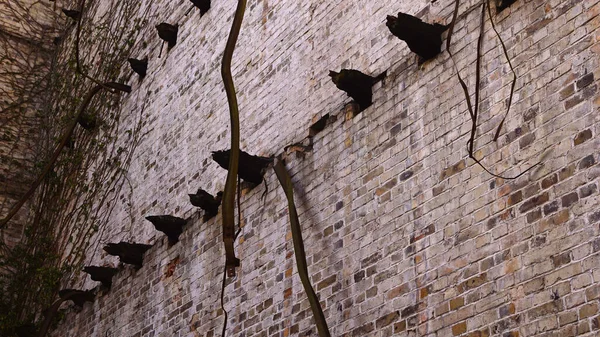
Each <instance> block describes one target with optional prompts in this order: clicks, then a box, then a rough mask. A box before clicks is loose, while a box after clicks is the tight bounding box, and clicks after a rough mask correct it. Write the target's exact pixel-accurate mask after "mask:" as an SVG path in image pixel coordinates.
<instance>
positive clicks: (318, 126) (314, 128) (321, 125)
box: [308, 114, 329, 137]
mask: <svg viewBox="0 0 600 337" xmlns="http://www.w3.org/2000/svg"><path fill="white" fill-rule="evenodd" d="M328 120H329V114H326V115H325V116H323V117H321V118H320V119H319V120H318V121H316V122H315V123H314V124H313V125H311V126H310V128H309V129H308V135H309V136H311V137H312V136H315V135H317V134H318V133H319V132H321V131H323V130H324V129H325V127H326V126H327V121H328Z"/></svg>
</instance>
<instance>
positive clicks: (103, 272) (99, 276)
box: [83, 266, 119, 289]
mask: <svg viewBox="0 0 600 337" xmlns="http://www.w3.org/2000/svg"><path fill="white" fill-rule="evenodd" d="M83 271H84V272H85V273H88V274H89V275H90V278H91V279H92V280H94V281H97V282H101V283H102V285H103V286H105V287H106V288H109V289H110V287H111V286H112V278H113V276H115V275H116V274H117V273H118V272H119V270H118V269H117V268H110V267H97V266H87V267H85V268H83Z"/></svg>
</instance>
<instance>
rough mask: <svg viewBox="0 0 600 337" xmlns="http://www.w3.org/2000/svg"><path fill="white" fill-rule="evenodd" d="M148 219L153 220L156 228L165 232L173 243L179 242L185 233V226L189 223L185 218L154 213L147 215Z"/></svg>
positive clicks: (170, 242)
mask: <svg viewBox="0 0 600 337" xmlns="http://www.w3.org/2000/svg"><path fill="white" fill-rule="evenodd" d="M146 220H148V221H150V222H152V224H153V225H154V228H156V230H158V231H161V232H163V233H165V234H166V235H167V237H168V238H169V244H171V245H174V244H176V243H177V242H179V236H180V235H181V233H183V226H185V224H186V223H187V221H186V220H185V219H182V218H178V217H176V216H172V215H152V216H147V217H146Z"/></svg>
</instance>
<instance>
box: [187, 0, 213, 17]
mask: <svg viewBox="0 0 600 337" xmlns="http://www.w3.org/2000/svg"><path fill="white" fill-rule="evenodd" d="M190 1H191V2H192V3H193V4H194V6H196V7H197V8H198V9H199V10H200V17H202V16H203V15H204V14H206V12H208V10H209V9H210V0H190Z"/></svg>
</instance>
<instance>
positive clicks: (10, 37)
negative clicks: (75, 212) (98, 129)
mask: <svg viewBox="0 0 600 337" xmlns="http://www.w3.org/2000/svg"><path fill="white" fill-rule="evenodd" d="M54 19H55V16H54V13H53V11H52V4H51V3H49V2H37V1H33V0H19V1H18V2H16V1H11V0H0V60H1V61H0V218H2V219H4V217H5V215H6V214H8V212H9V211H10V209H11V208H12V207H13V206H14V205H15V204H16V203H17V201H18V200H19V199H20V198H21V196H22V195H23V194H25V192H26V191H27V189H28V188H29V184H30V183H31V181H32V180H33V176H34V172H35V170H36V168H35V167H34V166H35V161H36V159H37V158H36V155H38V154H39V151H40V150H41V146H40V143H41V139H42V137H41V136H42V135H41V132H40V122H41V120H42V118H41V117H40V116H41V114H40V110H42V109H40V106H39V103H40V96H41V95H39V92H38V91H37V90H39V88H40V87H43V86H44V85H43V84H42V83H43V82H44V80H45V79H44V76H45V75H46V74H47V73H48V71H49V69H50V64H49V63H50V61H51V56H52V38H53V37H54V35H55V33H56V31H55V26H54V25H55V22H54ZM28 213H29V209H28V207H27V205H26V206H25V207H23V209H22V210H21V211H20V212H19V213H17V215H16V216H15V217H14V218H13V220H12V221H11V222H10V223H9V225H8V226H7V228H5V229H2V230H0V240H1V241H2V242H4V243H7V244H8V245H9V246H12V245H13V244H14V243H16V242H18V241H19V240H20V239H21V235H22V232H23V224H24V223H25V222H26V218H27V216H28Z"/></svg>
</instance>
